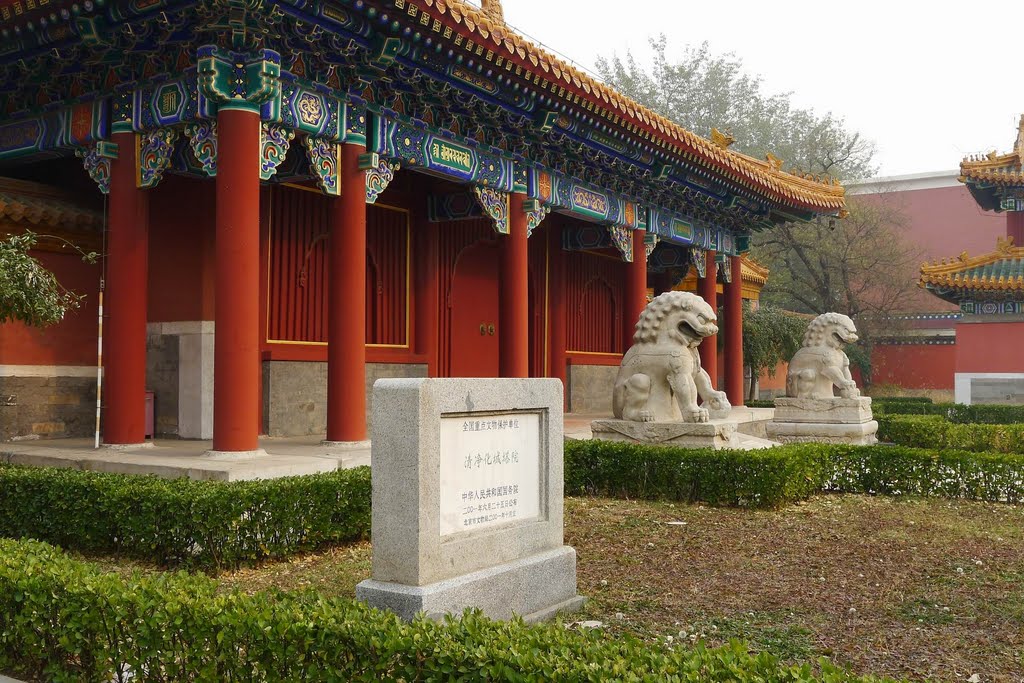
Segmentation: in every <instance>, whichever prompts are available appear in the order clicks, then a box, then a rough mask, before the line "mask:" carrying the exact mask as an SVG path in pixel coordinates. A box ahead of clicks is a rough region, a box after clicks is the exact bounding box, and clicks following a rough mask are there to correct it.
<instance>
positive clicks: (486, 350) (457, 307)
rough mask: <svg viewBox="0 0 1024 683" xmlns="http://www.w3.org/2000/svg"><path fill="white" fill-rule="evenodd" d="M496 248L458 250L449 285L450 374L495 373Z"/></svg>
mask: <svg viewBox="0 0 1024 683" xmlns="http://www.w3.org/2000/svg"><path fill="white" fill-rule="evenodd" d="M499 268H500V264H499V261H498V248H497V246H495V245H494V244H475V245H473V246H471V247H467V248H466V249H465V250H463V252H462V253H461V254H459V258H458V261H457V262H456V264H455V274H454V276H453V277H452V285H451V307H452V312H451V316H452V317H451V321H452V322H451V335H452V336H451V347H450V348H451V365H450V368H451V376H452V377H497V376H498V353H499V348H498V337H499V331H498V272H499Z"/></svg>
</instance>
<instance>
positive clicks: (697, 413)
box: [688, 408, 708, 422]
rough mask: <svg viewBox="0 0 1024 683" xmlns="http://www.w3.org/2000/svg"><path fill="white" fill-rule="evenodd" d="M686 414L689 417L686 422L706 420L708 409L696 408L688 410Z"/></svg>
mask: <svg viewBox="0 0 1024 683" xmlns="http://www.w3.org/2000/svg"><path fill="white" fill-rule="evenodd" d="M688 416H689V418H690V419H689V420H688V422H707V421H708V411H707V408H697V410H691V411H689V414H688Z"/></svg>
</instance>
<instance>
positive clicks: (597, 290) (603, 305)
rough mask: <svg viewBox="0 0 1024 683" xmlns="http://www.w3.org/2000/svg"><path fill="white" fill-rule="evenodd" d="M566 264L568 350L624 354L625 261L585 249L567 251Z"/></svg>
mask: <svg viewBox="0 0 1024 683" xmlns="http://www.w3.org/2000/svg"><path fill="white" fill-rule="evenodd" d="M564 263H565V290H566V292H565V295H566V316H567V319H566V346H567V347H568V351H569V352H570V353H572V352H586V353H623V352H624V349H623V348H622V335H621V334H620V333H619V331H620V330H621V329H622V315H623V300H622V297H623V291H624V278H625V264H624V263H623V262H622V261H620V260H618V259H615V258H612V257H605V256H601V255H598V254H589V253H585V252H571V253H568V254H566V255H565V260H564Z"/></svg>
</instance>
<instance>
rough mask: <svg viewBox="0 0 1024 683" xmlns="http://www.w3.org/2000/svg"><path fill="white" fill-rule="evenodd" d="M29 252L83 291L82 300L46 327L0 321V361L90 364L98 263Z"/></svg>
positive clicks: (70, 285)
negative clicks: (63, 316)
mask: <svg viewBox="0 0 1024 683" xmlns="http://www.w3.org/2000/svg"><path fill="white" fill-rule="evenodd" d="M32 256H34V257H35V258H36V259H37V260H38V261H39V262H40V263H41V264H42V265H43V266H44V267H45V268H47V269H48V270H50V271H51V272H53V273H54V275H56V276H57V281H58V282H60V283H61V284H62V285H64V287H66V288H68V289H70V290H71V291H73V292H75V293H77V294H84V295H85V300H84V301H83V302H82V304H81V306H80V307H79V308H78V309H77V310H75V311H72V312H71V313H69V314H68V315H67V316H65V318H64V320H62V321H61V322H59V323H57V324H56V325H52V326H50V327H45V328H42V329H37V328H30V327H26V326H25V325H22V324H20V323H7V324H5V325H0V365H94V364H95V363H96V330H97V301H98V293H99V279H100V266H99V265H98V264H95V265H91V264H88V263H83V262H82V259H81V257H80V256H77V255H71V254H55V253H49V252H33V253H32Z"/></svg>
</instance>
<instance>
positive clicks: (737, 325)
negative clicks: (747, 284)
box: [725, 256, 743, 406]
mask: <svg viewBox="0 0 1024 683" xmlns="http://www.w3.org/2000/svg"><path fill="white" fill-rule="evenodd" d="M729 269H730V271H729V272H730V275H731V277H730V279H729V282H728V283H726V285H725V393H726V395H727V396H728V397H729V403H731V404H732V405H734V406H741V405H743V279H742V267H741V263H740V257H739V256H733V257H731V258H730V259H729Z"/></svg>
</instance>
